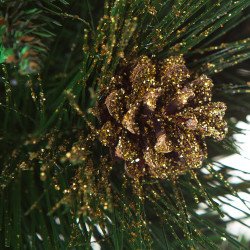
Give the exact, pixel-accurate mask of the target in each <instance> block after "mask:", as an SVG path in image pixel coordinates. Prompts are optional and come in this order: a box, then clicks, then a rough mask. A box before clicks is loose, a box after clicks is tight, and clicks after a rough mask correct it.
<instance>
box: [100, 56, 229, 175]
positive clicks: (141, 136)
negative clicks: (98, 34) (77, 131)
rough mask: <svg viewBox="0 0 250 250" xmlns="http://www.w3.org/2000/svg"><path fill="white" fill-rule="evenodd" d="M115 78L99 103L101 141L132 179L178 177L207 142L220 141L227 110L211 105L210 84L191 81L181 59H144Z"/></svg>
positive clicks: (195, 162) (195, 164) (196, 162)
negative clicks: (121, 160)
mask: <svg viewBox="0 0 250 250" xmlns="http://www.w3.org/2000/svg"><path fill="white" fill-rule="evenodd" d="M123 71H124V72H123V73H122V74H121V75H120V76H115V77H114V78H113V82H112V85H111V87H110V88H109V89H110V91H109V93H108V94H107V95H106V98H104V99H105V100H104V101H102V102H101V103H99V104H98V106H99V112H100V114H101V116H100V117H102V118H101V120H102V122H103V126H102V128H101V129H100V130H99V139H100V141H101V142H102V144H103V145H105V146H108V147H110V148H111V151H112V152H113V153H114V155H115V156H116V157H119V158H120V159H123V160H124V161H125V169H126V172H127V174H128V175H129V176H131V177H132V178H139V177H141V176H144V175H147V176H150V177H152V178H161V179H163V178H167V177H169V176H170V175H171V176H172V177H177V176H179V175H181V174H183V173H185V172H186V171H188V170H190V169H196V168H199V167H200V166H201V164H202V161H203V160H204V159H205V158H206V157H207V149H206V143H205V137H212V138H214V139H216V140H222V139H223V138H224V137H225V134H226V132H227V124H226V122H225V121H224V115H225V110H226V105H225V104H224V103H221V102H211V97H212V92H211V91H212V87H213V83H212V80H211V79H209V78H208V77H207V76H206V75H201V76H200V77H198V78H196V79H194V80H191V76H190V72H189V70H188V69H187V67H186V65H185V61H184V59H183V57H182V56H172V57H169V58H168V59H166V60H164V61H163V62H158V63H157V64H154V63H153V62H152V60H151V59H150V58H149V57H147V56H142V57H141V58H139V60H138V62H137V63H135V64H134V65H132V67H127V68H125V69H124V70H123Z"/></svg>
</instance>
